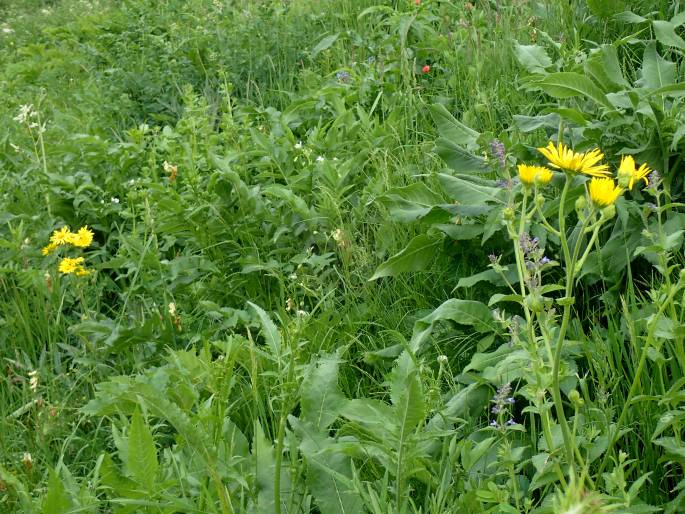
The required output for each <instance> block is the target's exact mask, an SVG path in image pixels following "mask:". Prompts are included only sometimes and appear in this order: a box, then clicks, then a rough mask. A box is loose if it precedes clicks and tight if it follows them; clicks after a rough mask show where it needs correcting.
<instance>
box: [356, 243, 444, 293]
mask: <svg viewBox="0 0 685 514" xmlns="http://www.w3.org/2000/svg"><path fill="white" fill-rule="evenodd" d="M441 244H442V238H439V237H432V236H429V235H428V234H419V235H418V236H416V237H414V238H413V239H412V240H411V241H409V244H408V245H407V246H406V247H405V248H404V249H403V250H402V251H400V252H399V253H396V254H395V255H393V256H392V257H390V258H389V259H388V260H387V261H385V262H384V263H383V264H381V265H380V266H378V268H377V269H376V272H375V273H374V274H373V276H372V277H371V278H370V279H369V280H370V281H371V280H377V279H379V278H382V277H394V276H397V275H399V274H400V273H406V272H408V271H420V270H423V269H426V268H427V267H428V265H429V264H430V263H431V262H433V260H434V259H435V255H436V252H437V250H438V248H439V247H440V245H441Z"/></svg>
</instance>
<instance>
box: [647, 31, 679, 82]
mask: <svg viewBox="0 0 685 514" xmlns="http://www.w3.org/2000/svg"><path fill="white" fill-rule="evenodd" d="M641 72H642V78H641V82H642V84H643V85H644V86H645V87H648V88H649V89H658V88H662V87H664V86H670V85H671V84H673V83H674V82H675V80H676V73H677V67H676V64H675V63H674V62H671V61H667V60H666V59H664V58H663V57H661V56H660V55H659V53H658V52H657V50H656V43H655V42H651V43H649V44H648V45H647V47H646V48H645V53H644V56H643V57H642V69H641Z"/></svg>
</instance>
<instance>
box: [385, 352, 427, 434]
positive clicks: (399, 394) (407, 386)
mask: <svg viewBox="0 0 685 514" xmlns="http://www.w3.org/2000/svg"><path fill="white" fill-rule="evenodd" d="M390 399H391V401H392V404H393V407H394V409H395V412H396V415H397V421H398V423H397V425H398V427H399V429H400V435H399V439H400V441H404V440H405V439H406V438H407V435H408V434H409V432H411V431H413V430H414V429H415V428H416V427H417V426H418V425H419V423H421V422H422V421H423V420H424V418H425V417H426V403H425V399H424V395H423V385H422V384H421V378H420V374H419V369H418V368H417V367H416V364H415V362H414V360H413V359H412V358H411V356H410V355H409V354H408V353H407V352H403V353H402V355H400V356H399V358H398V359H397V363H396V364H395V367H394V368H393V370H392V372H391V373H390Z"/></svg>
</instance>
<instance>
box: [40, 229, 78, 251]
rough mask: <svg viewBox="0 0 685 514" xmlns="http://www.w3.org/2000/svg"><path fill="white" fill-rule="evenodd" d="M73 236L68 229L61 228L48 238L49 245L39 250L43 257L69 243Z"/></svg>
mask: <svg viewBox="0 0 685 514" xmlns="http://www.w3.org/2000/svg"><path fill="white" fill-rule="evenodd" d="M73 236H74V234H73V233H72V232H71V230H69V227H66V226H65V227H62V228H60V229H58V230H55V231H54V232H53V233H52V235H51V236H50V243H49V244H48V245H47V246H45V247H43V249H42V250H41V252H42V254H43V255H48V254H50V253H51V252H52V251H54V250H55V248H57V247H58V246H62V245H65V244H68V243H70V242H71V238H72V237H73Z"/></svg>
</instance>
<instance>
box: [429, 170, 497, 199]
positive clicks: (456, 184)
mask: <svg viewBox="0 0 685 514" xmlns="http://www.w3.org/2000/svg"><path fill="white" fill-rule="evenodd" d="M438 179H439V180H440V184H441V185H442V187H443V189H444V190H445V192H446V193H447V194H448V195H449V197H450V198H451V199H452V200H454V201H456V202H459V203H460V204H465V205H483V204H486V203H500V204H504V199H505V196H506V191H505V190H504V189H501V188H499V187H497V186H495V185H494V182H492V181H483V180H473V179H471V178H470V177H463V176H454V175H447V174H445V173H440V174H438Z"/></svg>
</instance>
